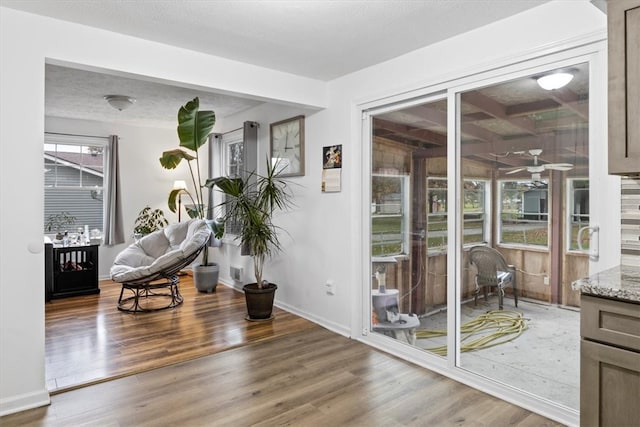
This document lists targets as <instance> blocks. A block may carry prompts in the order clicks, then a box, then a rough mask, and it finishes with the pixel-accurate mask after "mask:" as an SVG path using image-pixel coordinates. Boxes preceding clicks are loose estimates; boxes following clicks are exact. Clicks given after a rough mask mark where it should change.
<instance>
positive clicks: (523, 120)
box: [462, 90, 538, 135]
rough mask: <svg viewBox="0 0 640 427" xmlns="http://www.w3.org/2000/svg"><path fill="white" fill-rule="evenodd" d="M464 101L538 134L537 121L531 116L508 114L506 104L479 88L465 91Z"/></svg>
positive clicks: (533, 133) (526, 130)
mask: <svg viewBox="0 0 640 427" xmlns="http://www.w3.org/2000/svg"><path fill="white" fill-rule="evenodd" d="M462 102H465V103H467V104H470V105H473V106H474V107H476V108H479V109H480V110H482V111H483V112H484V113H486V114H488V115H490V116H491V117H493V118H495V119H499V120H503V121H505V122H507V123H509V124H511V125H513V126H515V127H517V128H518V129H520V130H522V131H524V132H526V133H528V134H530V135H537V134H538V132H537V131H536V126H535V123H534V122H533V121H532V120H531V119H530V118H528V117H514V116H510V115H508V114H507V107H506V106H505V105H504V104H501V103H499V102H498V101H494V100H493V99H492V98H490V97H488V96H486V95H484V94H482V93H480V92H478V91H477V90H474V91H471V92H466V93H464V94H463V95H462Z"/></svg>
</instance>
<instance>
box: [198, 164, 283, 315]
mask: <svg viewBox="0 0 640 427" xmlns="http://www.w3.org/2000/svg"><path fill="white" fill-rule="evenodd" d="M279 174H280V172H279V169H278V165H277V163H276V164H275V165H273V164H271V162H269V159H267V172H266V174H265V175H258V174H257V173H255V172H254V173H251V174H249V175H248V176H247V177H244V178H228V177H221V178H215V179H212V180H208V181H207V186H216V187H218V188H219V189H220V190H221V191H222V192H223V193H224V194H225V195H227V198H226V201H225V202H223V203H222V205H223V206H224V208H225V216H224V220H225V221H232V222H234V223H237V224H239V225H240V231H239V234H238V238H239V239H240V244H241V245H242V247H243V248H247V249H248V251H249V254H250V255H251V256H252V257H253V271H254V275H255V279H256V282H255V283H250V284H247V285H244V287H243V290H244V292H245V299H246V303H247V312H248V316H247V319H248V320H269V319H271V318H272V316H271V313H272V311H273V299H274V296H275V291H276V289H277V288H278V286H277V285H276V284H274V283H269V282H268V281H267V280H264V279H263V276H262V270H263V267H264V263H265V260H266V258H267V257H268V256H271V255H272V254H273V253H274V252H277V251H279V250H280V249H281V246H280V241H279V239H278V231H279V229H280V228H279V227H278V226H276V225H275V224H274V223H273V221H272V220H273V214H274V213H275V212H276V211H278V210H284V209H287V208H288V207H290V206H291V193H290V192H289V189H288V184H287V182H286V181H284V180H283V179H282V178H280V176H279Z"/></svg>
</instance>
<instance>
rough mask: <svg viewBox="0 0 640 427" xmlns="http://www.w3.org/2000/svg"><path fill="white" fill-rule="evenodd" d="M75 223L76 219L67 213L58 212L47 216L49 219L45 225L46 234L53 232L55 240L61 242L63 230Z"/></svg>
mask: <svg viewBox="0 0 640 427" xmlns="http://www.w3.org/2000/svg"><path fill="white" fill-rule="evenodd" d="M76 221H77V218H76V217H75V216H73V215H71V214H70V213H69V212H60V213H57V214H52V215H49V218H47V225H46V226H45V227H46V229H47V231H48V232H51V231H53V230H55V232H56V240H62V239H63V238H64V234H63V230H65V229H66V228H68V227H70V226H72V225H73V224H75V223H76Z"/></svg>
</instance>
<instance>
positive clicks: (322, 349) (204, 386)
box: [0, 326, 558, 427]
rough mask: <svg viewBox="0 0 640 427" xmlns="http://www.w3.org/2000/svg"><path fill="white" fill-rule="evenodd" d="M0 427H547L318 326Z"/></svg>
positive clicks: (67, 396)
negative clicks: (286, 426) (442, 426)
mask: <svg viewBox="0 0 640 427" xmlns="http://www.w3.org/2000/svg"><path fill="white" fill-rule="evenodd" d="M0 424H2V425H3V426H7V427H9V426H36V425H37V426H77V425H96V426H98V425H99V426H127V425H135V426H282V425H293V426H441V425H458V426H461V425H472V426H504V425H513V426H521V427H524V426H552V425H558V424H556V423H554V422H551V421H549V420H547V419H545V418H543V417H540V416H538V415H535V414H532V413H530V412H528V411H526V410H524V409H521V408H519V407H517V406H514V405H511V404H509V403H506V402H504V401H502V400H499V399H496V398H493V397H491V396H489V395H486V394H484V393H482V392H479V391H477V390H474V389H472V388H469V387H466V386H464V385H462V384H460V383H457V382H455V381H453V380H450V379H448V378H445V377H443V376H441V375H438V374H435V373H433V372H431V371H428V370H426V369H422V368H420V367H417V366H415V365H412V364H410V363H408V362H404V361H402V360H400V359H397V358H395V357H392V356H389V355H387V354H385V353H382V352H380V351H377V350H375V349H373V348H371V347H369V346H367V345H365V344H362V343H359V342H357V341H355V340H350V339H348V338H345V337H342V336H340V335H337V334H334V333H332V332H329V331H327V330H325V329H323V328H321V327H319V326H313V327H311V328H309V329H307V330H305V331H300V332H296V333H294V334H288V335H284V336H281V337H276V338H272V339H269V340H266V341H262V342H260V343H253V344H250V345H246V346H243V347H238V348H234V349H231V350H228V351H224V352H221V353H217V354H214V355H211V356H206V357H202V358H199V359H195V360H191V361H188V362H184V363H181V364H176V365H172V366H167V367H164V368H160V369H156V370H152V371H147V372H144V373H140V374H137V375H134V376H129V377H125V378H120V379H117V380H114V381H110V382H105V383H100V384H96V385H93V386H90V387H85V388H79V389H76V390H72V391H68V392H65V393H61V394H57V395H55V396H53V397H52V404H51V406H49V407H43V408H37V409H33V410H29V411H25V412H22V413H18V414H13V415H9V416H6V417H3V418H1V419H0Z"/></svg>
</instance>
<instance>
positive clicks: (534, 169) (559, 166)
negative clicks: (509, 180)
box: [502, 148, 573, 180]
mask: <svg viewBox="0 0 640 427" xmlns="http://www.w3.org/2000/svg"><path fill="white" fill-rule="evenodd" d="M529 154H530V155H531V156H533V164H532V165H529V166H516V167H513V168H506V169H502V170H506V171H507V172H505V174H506V175H511V174H514V173H518V172H521V171H523V170H526V171H527V172H529V173H530V174H531V179H532V180H540V174H541V173H542V172H544V171H545V170H547V169H551V170H557V171H568V170H571V169H573V165H572V164H571V163H545V164H538V156H539V155H540V154H542V150H541V149H539V148H536V149H532V150H529Z"/></svg>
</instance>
